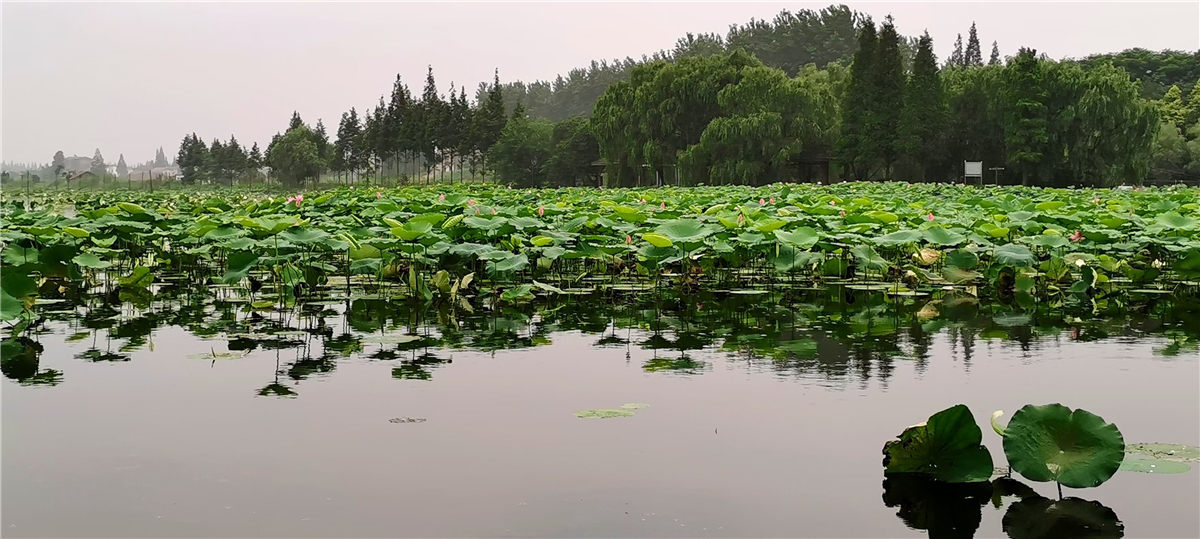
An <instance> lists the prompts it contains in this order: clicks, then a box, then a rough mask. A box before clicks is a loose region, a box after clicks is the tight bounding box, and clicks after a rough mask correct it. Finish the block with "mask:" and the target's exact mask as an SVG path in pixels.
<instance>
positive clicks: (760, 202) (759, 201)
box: [758, 198, 767, 206]
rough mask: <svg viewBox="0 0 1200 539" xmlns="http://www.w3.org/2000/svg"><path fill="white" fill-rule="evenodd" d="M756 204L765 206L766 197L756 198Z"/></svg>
mask: <svg viewBox="0 0 1200 539" xmlns="http://www.w3.org/2000/svg"><path fill="white" fill-rule="evenodd" d="M758 205H759V206H766V205H767V199H765V198H760V199H758Z"/></svg>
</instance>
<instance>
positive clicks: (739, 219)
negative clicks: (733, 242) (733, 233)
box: [738, 213, 746, 225]
mask: <svg viewBox="0 0 1200 539" xmlns="http://www.w3.org/2000/svg"><path fill="white" fill-rule="evenodd" d="M745 222H746V216H745V215H743V214H740V213H739V214H738V224H739V225H741V224H742V223H745Z"/></svg>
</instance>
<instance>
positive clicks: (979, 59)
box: [963, 21, 983, 67]
mask: <svg viewBox="0 0 1200 539" xmlns="http://www.w3.org/2000/svg"><path fill="white" fill-rule="evenodd" d="M963 65H964V66H966V67H978V66H981V65H983V52H982V51H981V50H980V49H979V34H977V33H976V32H975V22H974V21H972V22H971V30H970V32H968V33H967V50H966V52H965V53H963Z"/></svg>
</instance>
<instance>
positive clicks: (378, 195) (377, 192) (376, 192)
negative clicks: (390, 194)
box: [375, 191, 383, 198]
mask: <svg viewBox="0 0 1200 539" xmlns="http://www.w3.org/2000/svg"><path fill="white" fill-rule="evenodd" d="M375 198H383V193H380V192H379V191H375Z"/></svg>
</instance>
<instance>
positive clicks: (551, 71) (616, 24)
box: [0, 0, 1200, 164]
mask: <svg viewBox="0 0 1200 539" xmlns="http://www.w3.org/2000/svg"><path fill="white" fill-rule="evenodd" d="M847 4H848V5H850V6H851V7H852V8H854V9H857V10H859V11H863V12H866V13H869V14H870V15H872V16H873V17H874V18H875V19H876V20H877V21H879V20H881V19H882V18H883V17H884V16H886V15H887V14H889V13H890V14H892V15H893V16H894V17H895V20H896V25H897V27H898V29H899V31H900V33H901V34H904V35H917V34H919V33H920V32H922V31H923V30H925V29H928V30H929V32H930V34H931V35H932V36H933V38H934V44H935V48H936V52H937V54H938V57H939V59H941V58H945V57H946V56H947V55H948V53H949V50H950V49H951V47H952V46H953V42H954V37H955V34H957V33H960V32H961V33H963V34H965V33H966V31H967V28H968V27H969V26H970V24H971V21H976V22H977V23H978V26H979V35H980V40H981V41H982V42H983V54H984V56H985V57H986V56H987V54H988V52H989V50H990V46H991V42H992V40H998V41H999V43H1000V51H1001V54H1003V55H1008V54H1012V53H1013V52H1015V50H1016V49H1017V47H1018V46H1022V45H1024V46H1031V47H1034V48H1036V49H1038V50H1039V51H1040V52H1044V53H1046V54H1049V55H1050V56H1052V57H1056V58H1060V57H1068V56H1069V57H1078V56H1085V55H1087V54H1089V53H1094V52H1110V51H1117V50H1122V49H1126V48H1129V47H1144V48H1148V49H1154V50H1158V49H1165V48H1171V49H1185V50H1196V49H1200V22H1198V21H1200V2H1197V1H1195V0H1192V1H1185V2H1174V3H1151V2H1123V3H1110V2H1076V3H1044V2H1031V3H1016V2H988V3H984V2H954V3H947V2H940V3H932V2H927V3H914V2H888V3H884V2H870V3H863V2H847ZM826 5H828V2H816V3H812V2H787V3H739V4H734V3H695V2H690V3H685V2H675V3H581V2H557V3H508V2H487V3H438V4H431V3H386V4H379V3H376V4H341V3H338V4H332V3H269V4H237V3H206V4H178V3H169V2H158V3H140V4H108V3H92V4H62V3H55V4H48V3H36V4H34V3H30V4H17V3H11V2H7V1H6V2H4V3H3V7H2V8H0V11H2V12H0V17H2V26H3V32H2V34H3V98H2V103H0V106H2V110H0V114H2V116H0V121H2V124H3V126H2V127H3V129H2V131H3V132H2V137H3V138H2V141H0V154H2V158H3V160H5V161H20V162H23V161H37V162H48V161H49V160H50V158H51V156H52V155H53V154H54V152H55V150H59V149H61V150H63V151H64V152H66V154H67V155H71V154H80V155H89V156H90V155H91V154H92V152H93V151H94V150H95V149H96V148H97V147H99V148H100V150H101V151H102V152H103V154H104V156H105V158H106V160H108V161H110V162H115V161H116V158H117V155H118V154H121V153H123V154H124V155H125V158H126V161H127V162H129V163H130V164H133V163H135V162H141V161H145V160H149V159H151V158H153V157H154V150H155V148H157V147H158V146H162V147H163V148H164V149H165V151H166V152H167V154H168V155H169V156H174V154H175V153H176V151H177V150H178V146H179V141H180V139H181V138H182V137H183V136H184V135H185V134H188V133H191V132H193V131H195V132H196V133H197V134H199V135H200V136H201V137H202V138H204V139H205V140H211V139H212V138H213V137H220V138H221V139H222V140H225V139H227V138H228V137H229V135H230V134H234V135H236V136H237V137H238V140H239V141H241V142H243V143H245V144H246V145H247V146H249V144H250V143H251V142H255V141H257V142H258V143H259V144H260V145H262V146H265V145H266V142H267V141H269V140H270V137H271V135H272V134H273V133H275V132H276V131H279V130H281V129H282V128H284V127H286V124H287V120H288V118H289V117H290V115H291V112H292V110H298V111H299V112H300V114H301V116H303V117H304V119H305V120H306V121H308V122H310V123H315V122H316V120H317V119H318V118H322V119H324V120H325V124H326V126H327V127H328V128H329V130H330V132H331V134H332V133H333V132H334V131H336V129H337V123H338V119H339V118H340V116H341V113H342V112H343V111H346V110H348V109H349V107H350V106H352V105H353V106H356V107H358V108H359V110H362V109H365V108H367V107H370V106H372V105H374V104H375V103H376V101H377V100H378V98H379V96H380V95H381V94H384V93H387V92H388V91H389V90H390V88H391V83H392V80H393V79H394V78H395V76H396V74H397V73H399V74H400V75H401V76H402V77H403V78H404V79H405V80H406V81H407V82H408V84H409V87H410V88H412V89H413V90H414V92H417V93H419V92H420V87H421V85H422V84H423V81H424V74H425V66H426V65H428V64H432V65H433V68H434V75H435V76H436V78H437V81H438V83H439V85H441V87H442V89H443V91H445V89H446V88H447V87H448V85H449V83H450V82H451V81H453V82H455V83H456V84H459V85H461V84H463V83H466V85H467V88H468V95H472V96H473V95H474V88H475V87H476V85H477V84H478V83H479V82H480V81H485V80H490V79H491V76H492V70H493V69H494V68H499V69H500V76H501V79H502V80H506V81H507V80H513V79H521V80H526V81H528V80H533V79H545V78H553V77H554V76H555V75H556V74H558V73H565V72H566V71H568V70H569V69H571V68H572V67H577V66H584V65H586V64H587V63H588V62H589V61H591V60H592V59H600V58H610V59H611V58H616V57H625V56H634V57H637V56H640V55H642V54H643V53H649V52H651V51H655V50H659V49H666V48H670V47H671V46H673V45H674V42H675V39H676V38H678V37H680V36H682V35H683V34H684V33H686V32H694V33H699V32H718V33H721V34H722V35H724V34H725V32H726V31H727V30H728V27H729V25H730V24H733V23H742V22H745V21H747V20H749V19H750V18H764V19H770V18H771V17H773V16H774V14H775V13H777V12H778V11H780V10H781V9H783V8H788V9H791V10H797V9H800V8H812V9H819V8H821V7H824V6H826ZM964 39H965V37H964Z"/></svg>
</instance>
